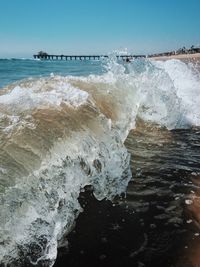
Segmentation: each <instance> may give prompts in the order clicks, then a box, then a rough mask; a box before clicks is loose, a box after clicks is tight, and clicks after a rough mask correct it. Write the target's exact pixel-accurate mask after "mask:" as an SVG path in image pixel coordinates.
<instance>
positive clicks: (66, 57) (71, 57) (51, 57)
mask: <svg viewBox="0 0 200 267" xmlns="http://www.w3.org/2000/svg"><path fill="white" fill-rule="evenodd" d="M33 57H34V58H35V59H44V60H100V59H101V58H108V55H49V54H44V55H41V54H37V55H33ZM116 57H117V58H118V59H122V60H128V59H133V58H143V57H146V56H145V55H119V56H118V55H117V56H116Z"/></svg>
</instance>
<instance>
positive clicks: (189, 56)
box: [148, 53, 200, 60]
mask: <svg viewBox="0 0 200 267" xmlns="http://www.w3.org/2000/svg"><path fill="white" fill-rule="evenodd" d="M148 59H153V60H169V59H183V60H185V59H192V60H196V59H197V60H200V53H195V54H181V55H171V56H159V57H148Z"/></svg>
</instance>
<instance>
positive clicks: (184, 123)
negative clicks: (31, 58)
mask: <svg viewBox="0 0 200 267" xmlns="http://www.w3.org/2000/svg"><path fill="white" fill-rule="evenodd" d="M103 64H104V68H105V73H104V74H102V75H89V76H86V77H83V76H81V77H77V76H69V75H68V76H59V75H51V76H50V77H44V78H28V79H25V80H22V81H19V82H16V83H14V84H10V85H8V86H6V87H4V88H3V89H2V90H0V140H1V143H0V158H1V160H0V162H1V166H0V167H1V168H0V198H1V213H0V231H1V242H0V262H2V263H4V264H5V265H6V264H13V263H14V264H15V266H22V264H24V262H23V261H24V259H25V258H26V260H27V261H28V262H29V263H30V264H32V265H36V266H37V265H38V264H43V263H44V262H45V263H48V265H49V266H53V264H54V262H55V259H56V256H57V248H58V247H59V246H61V245H62V241H63V236H65V235H67V234H68V233H69V232H70V231H71V230H72V229H73V227H74V223H75V220H76V218H77V216H78V215H79V213H80V212H83V210H82V208H81V207H80V204H79V202H78V197H79V194H80V192H81V191H82V190H84V187H85V186H87V185H89V186H91V187H92V189H93V193H94V195H95V197H96V198H97V199H98V200H101V199H104V198H107V199H110V200H112V199H113V198H114V197H115V196H116V195H120V194H121V193H122V192H125V191H126V187H127V185H128V182H129V181H130V179H131V177H132V175H131V172H130V164H129V162H130V155H129V153H128V152H127V150H126V148H125V146H124V141H125V140H126V137H127V136H128V133H129V132H130V130H131V129H134V128H135V127H136V125H137V121H138V120H142V121H144V122H148V123H154V124H156V125H158V126H159V127H166V128H168V129H177V128H187V127H193V126H199V124H200V110H199V107H198V103H199V100H200V99H199V89H200V88H199V78H200V76H199V72H198V71H197V70H196V68H194V65H192V64H191V65H188V64H185V63H183V62H181V61H178V60H170V61H166V62H161V61H149V60H134V61H133V62H131V63H130V64H124V63H120V62H117V61H116V60H115V59H114V58H109V59H108V60H106V62H104V63H103ZM30 251H31V253H30ZM33 252H34V253H33ZM21 255H23V257H22V256H21Z"/></svg>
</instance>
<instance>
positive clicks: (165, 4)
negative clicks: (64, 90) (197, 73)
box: [0, 0, 200, 57]
mask: <svg viewBox="0 0 200 267" xmlns="http://www.w3.org/2000/svg"><path fill="white" fill-rule="evenodd" d="M0 12H1V13H0V57H32V55H33V54H35V53H37V52H38V51H40V50H43V51H46V52H48V53H49V54H77V55H81V54H82V55H83V54H105V53H106V54H107V53H110V52H112V51H113V50H122V51H123V50H125V49H127V50H128V51H129V52H130V53H133V54H150V53H155V52H163V51H169V50H174V49H178V48H180V47H183V46H186V47H190V46H191V45H199V44H200V0H0Z"/></svg>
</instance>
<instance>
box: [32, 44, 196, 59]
mask: <svg viewBox="0 0 200 267" xmlns="http://www.w3.org/2000/svg"><path fill="white" fill-rule="evenodd" d="M198 54H200V46H199V47H195V46H191V47H190V48H189V49H187V48H185V47H183V48H180V49H178V50H174V51H169V52H162V53H156V54H150V55H131V54H129V55H116V57H117V58H118V59H119V58H120V59H122V60H124V61H129V60H131V59H133V58H154V59H158V58H187V57H192V56H194V55H198ZM33 57H34V59H42V60H100V59H101V58H108V57H109V56H108V55H63V54H61V55H55V54H48V53H47V52H44V51H40V52H38V53H37V54H34V55H33ZM197 57H199V56H197Z"/></svg>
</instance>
